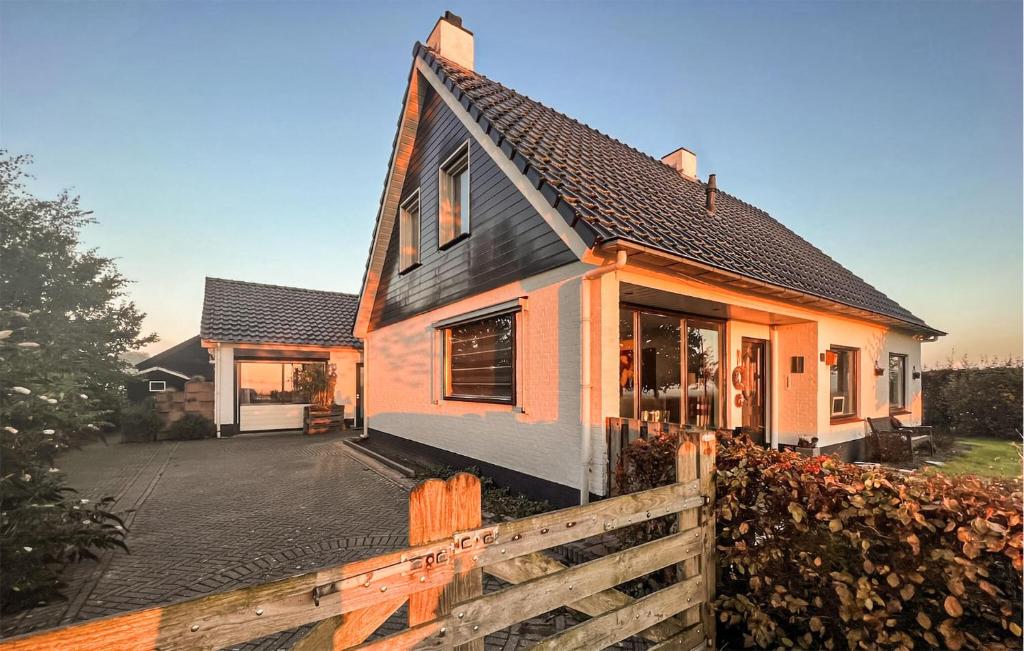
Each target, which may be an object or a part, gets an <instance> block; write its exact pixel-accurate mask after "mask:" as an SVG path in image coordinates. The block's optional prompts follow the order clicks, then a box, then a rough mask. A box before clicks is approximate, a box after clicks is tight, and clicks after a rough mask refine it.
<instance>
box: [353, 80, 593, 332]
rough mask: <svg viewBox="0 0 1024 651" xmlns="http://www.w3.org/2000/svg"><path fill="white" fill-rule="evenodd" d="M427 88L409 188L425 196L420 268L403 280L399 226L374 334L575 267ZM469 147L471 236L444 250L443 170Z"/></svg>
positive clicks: (385, 271) (406, 189)
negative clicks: (440, 227)
mask: <svg viewBox="0 0 1024 651" xmlns="http://www.w3.org/2000/svg"><path fill="white" fill-rule="evenodd" d="M423 84H424V85H425V86H427V91H426V94H425V96H424V102H423V111H422V113H421V115H420V123H419V129H418V131H417V133H416V144H415V145H414V147H413V153H412V157H411V159H410V162H409V171H408V175H407V176H406V181H405V187H404V188H402V200H403V201H404V200H405V198H406V197H408V196H410V195H411V194H412V193H413V192H415V190H416V188H417V187H418V188H419V190H420V263H421V265H420V266H419V267H417V268H415V269H413V270H411V271H408V272H406V273H405V274H399V273H398V265H399V260H398V237H399V229H398V226H397V216H396V227H395V229H394V230H393V231H392V236H391V241H390V243H389V244H388V251H387V257H386V259H385V261H384V267H383V269H382V271H381V280H380V286H379V287H378V289H377V298H376V301H375V302H374V306H373V313H372V315H371V320H370V327H371V328H377V327H381V326H384V325H388V324H390V323H395V322H397V321H401V320H402V319H405V318H408V317H410V316H412V315H414V314H419V313H422V312H426V311H428V310H431V309H434V308H436V307H440V306H442V305H446V304H448V303H451V302H453V301H457V300H459V299H462V298H465V297H467V296H472V295H473V294H477V293H480V292H483V291H486V290H489V289H494V288H495V287H500V286H502V285H506V284H508V283H511V282H514V281H516V280H520V279H522V278H527V277H529V276H533V275H535V274H537V273H540V272H542V271H547V270H549V269H554V268H555V267H560V266H562V265H564V264H568V263H570V262H574V261H575V260H576V256H575V255H574V254H573V252H572V251H571V250H570V249H569V247H568V246H566V245H565V243H564V242H562V240H561V239H560V238H559V237H558V235H557V234H556V233H555V232H554V231H553V230H552V229H551V228H550V227H549V226H548V224H547V222H545V221H544V218H543V217H541V216H540V214H538V213H537V211H536V210H534V209H533V207H532V206H531V205H530V203H529V202H528V201H527V200H526V198H525V197H524V196H523V195H522V194H521V193H520V192H519V190H518V189H517V188H516V187H515V186H514V185H513V184H512V182H511V181H510V180H509V179H508V177H506V176H505V174H504V173H503V172H502V171H501V170H500V169H499V168H498V166H497V165H496V164H495V163H494V161H493V160H491V158H490V156H488V155H487V153H486V152H485V151H484V150H483V149H482V148H481V147H480V145H479V143H477V142H476V140H474V139H472V137H471V136H470V135H469V132H468V131H466V129H465V127H463V126H462V123H461V122H459V119H458V118H457V117H456V116H455V114H453V113H452V112H451V110H450V109H449V108H448V107H447V106H446V105H445V103H444V101H443V100H442V99H441V98H440V96H438V94H437V93H436V92H435V91H434V90H433V89H432V88H430V87H429V85H427V84H426V82H423ZM467 140H469V141H470V143H469V150H470V163H469V179H470V181H469V184H470V215H471V216H470V235H469V237H468V238H466V239H464V240H462V241H461V242H458V243H456V244H454V245H452V246H449V247H448V248H446V249H444V250H438V245H437V217H438V168H439V167H440V165H441V163H442V162H443V161H444V160H445V159H446V158H447V157H448V156H449V155H450V154H452V153H453V152H454V151H455V150H456V149H457V148H458V147H459V146H460V145H462V144H463V143H464V142H466V141H467Z"/></svg>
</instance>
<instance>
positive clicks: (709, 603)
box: [699, 432, 718, 649]
mask: <svg viewBox="0 0 1024 651" xmlns="http://www.w3.org/2000/svg"><path fill="white" fill-rule="evenodd" d="M717 453H718V439H717V438H716V436H715V433H714V432H705V433H704V434H702V435H701V437H700V468H699V472H700V492H701V495H704V497H705V499H706V500H707V503H706V504H705V505H704V508H702V509H701V526H702V527H704V553H703V554H702V555H701V565H703V576H704V595H705V596H704V606H703V609H702V612H703V617H702V619H703V620H704V635H705V637H706V639H707V648H708V649H715V648H717V647H715V643H716V639H715V637H716V636H715V625H716V622H715V607H714V603H713V602H714V600H715V585H716V582H717V579H718V529H717V522H716V520H715V458H716V455H717Z"/></svg>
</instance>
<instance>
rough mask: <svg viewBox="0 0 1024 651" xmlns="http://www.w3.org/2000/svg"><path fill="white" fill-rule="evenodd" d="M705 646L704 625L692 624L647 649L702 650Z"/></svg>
mask: <svg viewBox="0 0 1024 651" xmlns="http://www.w3.org/2000/svg"><path fill="white" fill-rule="evenodd" d="M705 648H706V646H705V643H704V626H703V624H694V625H693V626H691V627H689V628H687V629H686V630H684V631H682V632H681V633H679V634H678V635H676V636H675V637H672V638H670V639H668V640H665V641H664V642H659V643H658V644H655V645H654V646H652V647H649V648H648V649H647V651H698V650H700V651H703V650H704V649H705Z"/></svg>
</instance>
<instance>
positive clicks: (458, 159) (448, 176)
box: [437, 142, 469, 248]
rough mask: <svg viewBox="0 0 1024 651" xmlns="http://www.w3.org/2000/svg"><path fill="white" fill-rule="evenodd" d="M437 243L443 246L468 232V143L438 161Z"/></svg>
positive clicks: (452, 242)
mask: <svg viewBox="0 0 1024 651" xmlns="http://www.w3.org/2000/svg"><path fill="white" fill-rule="evenodd" d="M439 176H440V179H439V181H440V186H441V187H440V202H441V205H440V209H439V211H438V228H437V232H438V242H437V244H438V246H439V247H440V248H444V247H446V246H448V245H450V244H454V243H455V242H456V241H458V240H459V239H461V238H463V237H465V236H466V235H469V143H468V142H467V143H466V144H464V145H462V146H461V147H459V148H458V149H456V150H455V153H453V154H452V155H451V156H449V157H448V160H446V161H445V162H444V163H442V165H441V171H440V174H439Z"/></svg>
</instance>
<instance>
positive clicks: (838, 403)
mask: <svg viewBox="0 0 1024 651" xmlns="http://www.w3.org/2000/svg"><path fill="white" fill-rule="evenodd" d="M829 352H831V353H832V354H833V355H835V363H834V364H833V365H832V368H831V369H830V372H829V398H830V401H831V404H830V407H831V409H830V412H831V414H832V418H848V417H850V416H855V415H856V414H857V351H856V350H854V349H852V348H840V347H838V346H832V347H831V348H830V349H829Z"/></svg>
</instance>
